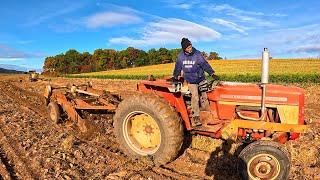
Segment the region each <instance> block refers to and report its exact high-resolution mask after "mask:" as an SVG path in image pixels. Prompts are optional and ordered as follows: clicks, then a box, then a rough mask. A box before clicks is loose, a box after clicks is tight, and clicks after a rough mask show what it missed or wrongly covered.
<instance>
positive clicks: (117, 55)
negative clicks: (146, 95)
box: [43, 47, 222, 75]
mask: <svg viewBox="0 0 320 180" xmlns="http://www.w3.org/2000/svg"><path fill="white" fill-rule="evenodd" d="M180 50H181V49H180V48H177V49H170V50H169V49H166V48H159V49H158V50H156V49H154V48H153V49H150V50H148V51H147V52H146V51H143V50H140V49H136V48H133V47H128V48H127V49H125V50H121V51H116V50H113V49H96V50H95V51H94V52H93V54H90V53H89V52H83V53H80V52H78V51H76V50H75V49H70V50H68V51H67V52H65V53H62V54H58V55H56V56H49V57H46V58H45V62H44V66H43V70H44V73H47V74H57V75H58V74H71V73H83V72H95V71H106V70H113V69H123V68H130V67H138V66H146V65H154V64H165V63H172V62H175V61H176V59H177V56H178V54H179V52H180ZM202 55H203V56H204V57H205V58H206V59H207V60H213V59H215V60H218V59H222V58H221V57H219V54H218V53H217V52H210V53H209V54H207V53H206V52H202Z"/></svg>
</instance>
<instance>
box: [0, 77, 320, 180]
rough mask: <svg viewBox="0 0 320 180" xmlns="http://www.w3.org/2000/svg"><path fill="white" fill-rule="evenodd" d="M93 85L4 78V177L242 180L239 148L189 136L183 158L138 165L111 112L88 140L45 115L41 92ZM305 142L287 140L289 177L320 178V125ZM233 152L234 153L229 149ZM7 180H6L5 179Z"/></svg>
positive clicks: (317, 103) (312, 107)
mask: <svg viewBox="0 0 320 180" xmlns="http://www.w3.org/2000/svg"><path fill="white" fill-rule="evenodd" d="M88 80H89V79H63V78H54V79H51V81H48V79H45V80H42V81H38V82H32V83H31V82H28V81H27V76H23V75H19V76H18V75H14V76H13V75H11V76H6V75H1V76H0V174H1V176H2V179H240V175H239V173H238V171H237V167H236V162H237V157H236V156H235V155H234V152H235V151H236V150H235V149H236V148H237V147H238V144H234V145H230V146H228V145H226V144H225V143H223V142H222V141H221V140H214V139H211V138H207V137H203V136H192V135H190V134H187V135H186V140H185V144H184V147H183V149H182V151H181V152H180V156H179V157H178V158H177V159H176V160H175V161H173V162H171V163H169V164H167V165H165V166H161V167H154V166H153V164H152V161H150V160H149V159H148V158H145V159H142V160H139V161H138V160H133V159H130V158H129V157H127V156H126V155H125V154H123V153H122V152H121V151H120V150H119V148H118V144H117V140H116V139H115V137H114V135H113V127H112V114H110V115H105V116H102V117H100V116H99V117H96V118H95V119H94V123H95V124H96V125H97V127H99V128H98V129H97V130H96V133H95V135H94V136H93V137H92V138H91V139H83V138H80V136H79V135H78V133H77V130H76V129H75V127H74V124H72V123H70V122H66V123H64V124H62V125H55V124H54V123H53V122H51V121H50V120H49V118H48V117H47V111H46V107H45V106H44V104H43V103H44V102H43V97H42V93H43V90H44V87H45V86H46V85H47V84H49V83H51V84H52V85H66V84H68V83H70V84H72V83H75V84H79V83H84V82H87V81H88ZM91 81H92V82H93V85H94V87H95V88H97V89H106V90H108V91H111V92H116V93H119V94H120V95H121V96H122V97H123V98H126V97H127V96H130V95H132V94H134V93H135V87H136V83H137V81H117V80H97V79H94V80H91ZM298 86H301V87H303V88H304V89H305V90H306V102H305V117H306V118H307V119H311V122H312V121H313V120H315V119H320V118H319V117H320V85H312V84H311V85H310V84H305V85H298ZM313 127H314V128H313V129H312V130H311V131H310V133H308V135H305V136H302V137H301V138H300V140H298V141H294V142H288V143H287V144H286V147H287V148H288V149H289V150H290V152H291V156H292V157H291V159H292V168H291V169H292V171H291V173H290V179H320V160H319V158H320V127H319V126H317V125H314V126H313ZM226 147H228V148H226ZM0 179H1V178H0Z"/></svg>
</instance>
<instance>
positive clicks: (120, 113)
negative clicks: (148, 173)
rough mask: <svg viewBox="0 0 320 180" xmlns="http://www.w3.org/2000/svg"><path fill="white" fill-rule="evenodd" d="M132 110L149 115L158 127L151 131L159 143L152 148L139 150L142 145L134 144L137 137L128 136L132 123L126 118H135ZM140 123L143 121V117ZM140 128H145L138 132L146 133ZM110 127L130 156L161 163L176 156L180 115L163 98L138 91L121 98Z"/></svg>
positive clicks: (181, 128) (180, 141)
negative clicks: (138, 92) (146, 157)
mask: <svg viewBox="0 0 320 180" xmlns="http://www.w3.org/2000/svg"><path fill="white" fill-rule="evenodd" d="M137 112H138V113H141V114H138V113H137ZM134 113H137V115H143V116H147V117H151V119H153V122H155V123H156V124H157V126H158V128H156V130H155V132H158V134H160V138H159V139H160V142H159V143H158V144H157V145H156V147H154V148H153V149H152V148H151V149H152V150H145V149H146V148H145V149H143V145H141V144H139V143H135V142H137V141H139V138H135V137H133V135H132V134H131V135H129V134H130V133H128V131H127V130H129V129H130V127H129V126H130V125H129V124H130V123H131V128H132V127H133V126H134V125H132V124H133V123H132V122H133V121H134V120H135V119H133V120H130V119H131V118H133V117H136V115H134ZM143 122H147V121H145V119H143ZM153 125H154V124H153ZM144 127H145V129H143V130H142V131H145V132H143V133H148V132H147V131H146V126H144ZM152 127H153V126H152ZM114 128H115V130H114V132H115V135H116V137H117V139H118V142H119V144H120V148H121V149H122V150H123V151H124V152H125V153H126V154H127V155H129V156H131V157H133V158H139V157H143V156H151V157H152V158H153V161H154V163H155V165H162V164H166V163H168V162H170V161H172V160H173V159H174V158H175V157H176V156H177V154H178V152H179V150H180V148H181V145H182V143H183V137H184V136H183V126H182V122H181V119H180V116H179V115H178V113H177V112H176V111H175V109H174V108H173V107H171V106H170V105H169V104H168V102H166V101H165V100H164V99H163V98H160V97H158V96H156V95H152V94H139V95H135V96H132V97H129V98H126V99H125V100H123V101H122V102H121V103H120V104H119V106H118V108H117V110H116V113H115V116H114ZM137 132H138V131H137ZM151 132H152V131H151ZM131 133H132V130H131ZM153 133H154V132H152V134H153ZM140 141H141V140H140ZM150 143H151V140H150ZM137 144H138V145H137ZM139 145H140V147H139ZM140 150H141V151H140Z"/></svg>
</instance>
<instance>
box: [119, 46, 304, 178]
mask: <svg viewBox="0 0 320 180" xmlns="http://www.w3.org/2000/svg"><path fill="white" fill-rule="evenodd" d="M268 70H269V52H268V50H267V49H264V51H263V52H262V76H261V83H259V84H250V83H233V82H218V83H217V84H216V85H214V86H211V87H209V88H208V90H207V92H206V93H207V96H208V101H209V104H210V110H202V111H201V112H200V119H201V121H202V126H194V125H193V120H192V118H191V102H190V101H191V96H192V94H190V93H189V91H188V90H187V89H186V88H185V86H184V85H183V79H182V78H180V80H179V81H177V82H171V81H167V80H165V79H162V80H154V79H153V80H145V81H141V82H140V83H138V84H137V91H139V92H140V93H138V95H136V96H132V97H129V98H126V99H124V100H123V101H122V102H120V104H119V105H118V107H117V109H116V113H115V116H114V128H115V134H116V136H117V138H118V139H119V143H120V146H121V148H122V149H123V151H124V152H125V153H126V154H128V155H131V156H133V157H142V156H151V157H152V158H153V160H154V162H155V164H157V165H161V164H166V163H168V162H170V161H172V160H173V159H174V158H176V156H177V154H178V151H179V150H180V148H181V146H182V143H183V140H184V130H187V131H191V132H193V133H194V134H201V135H206V136H211V137H213V138H222V139H225V140H232V141H234V142H235V141H243V142H245V144H248V145H247V146H246V147H245V148H244V149H243V150H242V151H241V153H240V154H239V157H240V159H241V160H242V164H243V166H242V169H241V171H242V174H243V176H244V177H245V178H246V179H286V178H287V177H288V174H289V169H290V154H289V153H288V152H287V150H286V149H285V148H284V147H283V145H282V144H283V143H285V142H286V141H288V140H294V139H296V138H298V137H299V134H300V133H303V132H305V130H306V129H307V128H308V127H307V125H305V120H304V91H303V90H302V89H300V88H297V87H289V86H282V85H273V84H269V83H268V76H269V74H268Z"/></svg>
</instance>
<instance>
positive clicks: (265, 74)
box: [261, 48, 270, 114]
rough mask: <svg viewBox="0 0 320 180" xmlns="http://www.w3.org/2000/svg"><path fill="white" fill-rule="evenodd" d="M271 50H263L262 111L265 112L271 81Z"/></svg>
mask: <svg viewBox="0 0 320 180" xmlns="http://www.w3.org/2000/svg"><path fill="white" fill-rule="evenodd" d="M269 59H270V56H269V51H268V48H264V49H263V52H262V66H261V88H262V98H261V113H262V114H264V113H265V111H266V91H267V84H268V83H269Z"/></svg>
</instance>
